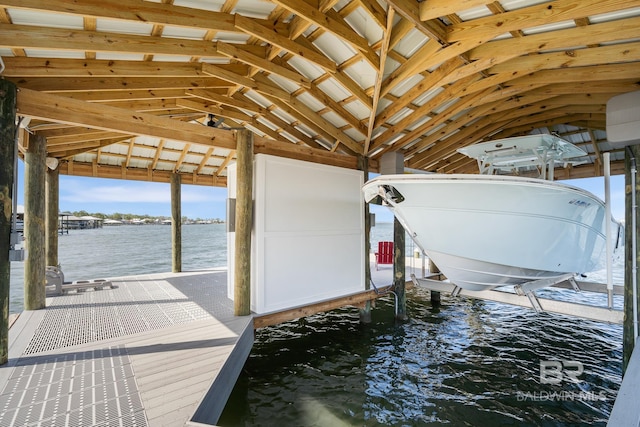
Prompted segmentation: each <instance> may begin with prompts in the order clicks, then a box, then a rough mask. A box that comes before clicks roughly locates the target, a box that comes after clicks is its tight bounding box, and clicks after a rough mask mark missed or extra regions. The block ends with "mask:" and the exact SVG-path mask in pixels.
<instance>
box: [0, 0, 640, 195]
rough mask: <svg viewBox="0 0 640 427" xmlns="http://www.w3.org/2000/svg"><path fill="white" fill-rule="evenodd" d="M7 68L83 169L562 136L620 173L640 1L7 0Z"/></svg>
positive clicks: (24, 138) (40, 121)
mask: <svg viewBox="0 0 640 427" xmlns="http://www.w3.org/2000/svg"><path fill="white" fill-rule="evenodd" d="M0 4H1V9H0V10H1V12H2V13H0V56H1V58H2V64H1V65H2V66H1V70H2V71H1V73H0V74H1V75H2V77H3V78H4V79H7V80H10V81H12V82H15V84H16V85H17V86H18V89H19V93H18V114H19V116H20V117H21V119H22V121H21V126H22V128H23V131H22V132H21V136H20V144H19V149H20V153H21V155H23V154H24V152H25V150H26V149H27V146H28V143H29V139H30V138H32V135H33V134H39V135H43V136H44V137H46V140H47V152H48V154H47V155H48V157H51V158H56V159H58V160H59V166H58V167H59V168H60V172H61V173H63V174H69V175H81V176H96V177H106V178H122V179H132V180H148V181H161V182H168V180H169V176H170V174H171V173H180V174H183V183H193V184H202V185H217V186H224V185H226V166H227V165H228V164H229V163H230V162H233V161H234V156H235V136H234V133H235V129H237V128H247V129H250V130H251V131H252V132H253V133H254V134H255V151H256V152H261V153H269V154H274V155H278V156H284V157H291V158H300V159H304V160H310V161H315V162H321V163H327V164H336V165H341V166H346V167H352V168H355V167H357V165H358V164H361V163H362V162H360V160H361V159H363V158H368V159H369V167H370V170H371V171H375V170H376V168H377V167H378V166H377V165H378V164H379V160H380V158H381V156H382V155H384V154H385V153H388V152H397V153H401V154H402V155H403V156H404V159H405V160H404V161H405V166H406V167H407V168H412V169H420V170H424V171H432V172H444V173H453V172H461V173H477V171H478V169H477V164H476V163H475V161H474V160H470V159H467V158H466V157H465V156H463V155H461V154H459V153H458V152H457V151H456V150H457V149H458V148H461V147H464V146H466V145H470V144H474V143H477V142H481V141H486V140H490V139H497V138H504V137H510V136H518V135H526V134H531V133H554V134H558V135H559V136H561V137H563V138H564V139H566V140H568V141H571V142H574V143H576V144H578V145H579V146H580V147H581V148H583V149H584V150H585V151H587V152H588V153H589V155H588V156H585V158H584V163H583V164H582V165H579V166H573V167H568V168H566V169H565V172H564V173H563V172H556V178H559V179H564V178H579V177H590V176H597V175H600V174H601V173H602V155H603V153H605V152H611V159H612V173H622V171H623V165H622V163H623V159H624V153H623V151H622V149H620V148H618V149H614V148H613V146H612V145H611V144H609V143H608V141H607V135H606V104H607V101H608V100H609V99H611V98H612V97H613V96H615V95H619V94H623V93H627V92H632V91H636V90H638V89H640V64H639V61H640V1H638V0H624V1H621V0H555V1H544V0H542V1H541V0H499V1H490V0H460V1H451V0H423V1H416V0H387V1H383V0H379V1H376V0H354V1H349V0H323V1H318V0H315V1H314V0H269V1H267V0H226V1H224V0H162V1H140V0H99V1H98V0H74V1H72V0H0Z"/></svg>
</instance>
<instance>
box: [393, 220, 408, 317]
mask: <svg viewBox="0 0 640 427" xmlns="http://www.w3.org/2000/svg"><path fill="white" fill-rule="evenodd" d="M405 240H406V239H405V231H404V227H403V226H402V224H400V221H398V218H395V217H394V218H393V285H394V289H395V293H396V295H397V296H398V309H397V314H396V319H397V320H401V321H405V320H407V319H408V318H409V317H408V316H407V295H406V293H405V283H406V278H405V276H406V272H405V270H406V259H405V257H406V254H405V252H406V251H405V244H406V242H405Z"/></svg>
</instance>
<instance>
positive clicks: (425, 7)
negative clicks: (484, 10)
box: [419, 0, 495, 21]
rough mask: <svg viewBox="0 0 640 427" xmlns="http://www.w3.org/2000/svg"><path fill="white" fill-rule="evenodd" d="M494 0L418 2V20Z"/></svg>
mask: <svg viewBox="0 0 640 427" xmlns="http://www.w3.org/2000/svg"><path fill="white" fill-rule="evenodd" d="M494 1H495V0H458V1H451V0H426V1H423V2H421V3H419V14H420V20H422V21H428V20H430V19H435V18H438V17H441V16H447V15H451V14H453V13H457V12H459V11H463V10H467V9H472V8H474V7H478V6H484V5H487V4H489V3H493V2H494Z"/></svg>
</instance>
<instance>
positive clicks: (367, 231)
mask: <svg viewBox="0 0 640 427" xmlns="http://www.w3.org/2000/svg"><path fill="white" fill-rule="evenodd" d="M358 169H360V170H361V171H362V174H363V176H364V182H367V181H368V180H369V158H368V157H365V156H359V157H358ZM369 215H370V209H369V203H365V204H364V253H365V257H364V281H365V283H364V289H365V290H369V289H370V288H371V261H370V259H369V254H370V253H371V217H370V216H369ZM360 322H362V323H371V301H366V302H365V303H364V306H363V307H362V308H361V309H360Z"/></svg>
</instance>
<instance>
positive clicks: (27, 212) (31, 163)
mask: <svg viewBox="0 0 640 427" xmlns="http://www.w3.org/2000/svg"><path fill="white" fill-rule="evenodd" d="M46 158H47V139H46V138H45V137H44V136H42V135H38V133H35V134H33V135H30V136H29V147H28V148H27V153H26V154H25V162H24V163H25V168H24V171H25V173H24V176H25V179H24V181H25V197H24V234H25V243H26V247H27V250H28V251H29V252H28V256H27V259H26V260H25V262H24V308H25V310H39V309H41V308H44V307H45V305H46V301H45V300H46V288H45V284H46V278H45V270H46V266H47V265H46V263H47V260H46V254H45V246H46V244H45V226H44V224H45V215H46V205H45V187H46V185H45V181H46V173H47V172H46V170H47V165H46Z"/></svg>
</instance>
